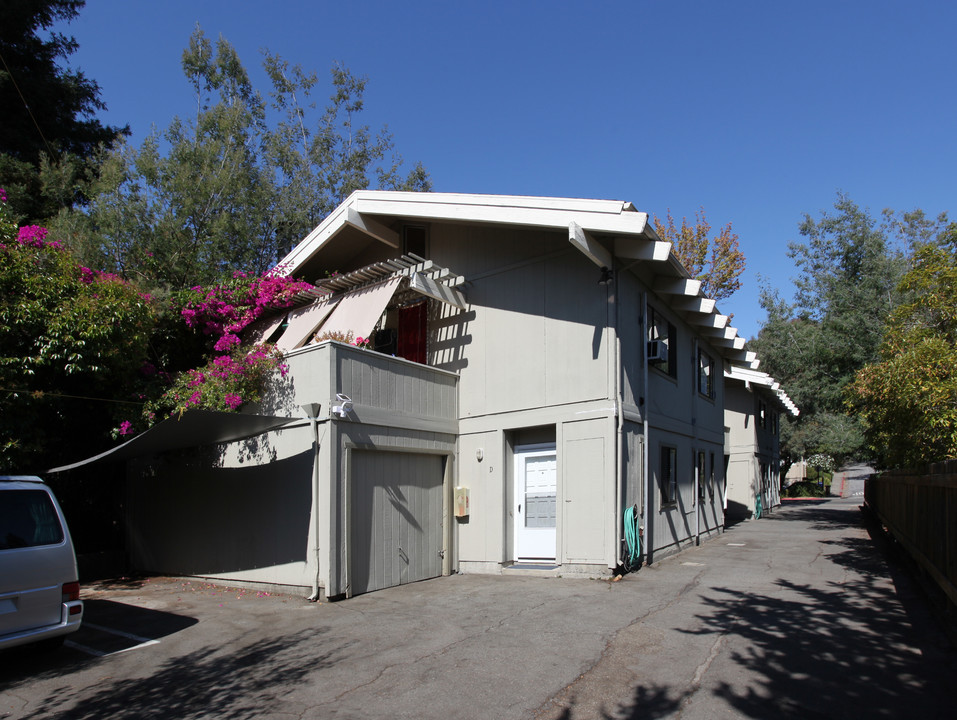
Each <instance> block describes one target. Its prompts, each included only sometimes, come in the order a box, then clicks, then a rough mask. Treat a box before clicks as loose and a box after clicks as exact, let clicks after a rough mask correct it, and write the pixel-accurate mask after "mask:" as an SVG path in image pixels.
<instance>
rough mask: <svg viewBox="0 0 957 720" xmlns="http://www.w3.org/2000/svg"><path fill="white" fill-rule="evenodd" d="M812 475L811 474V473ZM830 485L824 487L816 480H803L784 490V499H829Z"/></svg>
mask: <svg viewBox="0 0 957 720" xmlns="http://www.w3.org/2000/svg"><path fill="white" fill-rule="evenodd" d="M809 474H810V473H809ZM829 489H830V483H828V484H827V485H825V486H824V487H822V486H821V485H819V484H818V483H817V481H816V480H802V481H801V482H796V483H791V484H790V485H788V486H787V487H786V488H784V493H783V495H784V497H789V498H797V497H827V495H828V490H829Z"/></svg>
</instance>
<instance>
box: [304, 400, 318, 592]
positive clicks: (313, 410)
mask: <svg viewBox="0 0 957 720" xmlns="http://www.w3.org/2000/svg"><path fill="white" fill-rule="evenodd" d="M320 408H321V406H320V405H319V403H311V404H307V405H302V409H303V410H305V411H306V414H307V415H308V416H309V424H310V425H311V426H312V441H313V456H312V515H313V518H312V528H313V529H312V546H313V550H314V552H315V556H316V577H315V579H314V580H313V583H312V595H310V596H309V598H308V599H309V601H310V602H317V601H318V600H319V571H320V568H321V567H322V566H321V564H320V561H319V410H320Z"/></svg>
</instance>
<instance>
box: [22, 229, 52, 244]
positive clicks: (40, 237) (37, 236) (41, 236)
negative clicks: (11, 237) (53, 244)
mask: <svg viewBox="0 0 957 720" xmlns="http://www.w3.org/2000/svg"><path fill="white" fill-rule="evenodd" d="M49 232H50V231H49V230H47V229H46V228H45V227H40V226H39V225H24V226H23V227H22V228H20V230H19V231H18V232H17V242H19V243H20V244H21V245H25V246H26V247H33V248H42V247H43V246H44V245H46V242H45V240H46V237H47V233H49Z"/></svg>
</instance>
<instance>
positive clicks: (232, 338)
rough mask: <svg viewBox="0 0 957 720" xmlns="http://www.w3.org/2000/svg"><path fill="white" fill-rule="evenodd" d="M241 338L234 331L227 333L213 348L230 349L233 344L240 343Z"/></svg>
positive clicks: (219, 349) (217, 349)
mask: <svg viewBox="0 0 957 720" xmlns="http://www.w3.org/2000/svg"><path fill="white" fill-rule="evenodd" d="M239 343H240V340H239V336H238V335H234V334H233V333H226V334H225V335H223V336H222V337H221V338H219V340H217V341H216V344H215V345H213V350H216V351H218V352H223V351H225V350H229V348H231V347H232V346H233V345H239Z"/></svg>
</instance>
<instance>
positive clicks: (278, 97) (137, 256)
mask: <svg viewBox="0 0 957 720" xmlns="http://www.w3.org/2000/svg"><path fill="white" fill-rule="evenodd" d="M182 65H183V71H184V74H185V76H186V79H187V81H188V84H189V86H190V88H191V90H192V93H193V96H194V98H195V103H196V104H195V107H196V110H195V114H194V115H193V116H192V117H190V118H187V119H183V118H179V117H176V118H174V120H173V121H172V122H171V124H170V125H169V127H168V128H166V130H165V131H163V132H158V131H154V132H153V133H152V134H151V135H150V136H149V137H148V138H146V140H145V141H144V142H143V143H142V144H141V145H140V146H139V147H132V146H131V145H129V144H125V145H123V146H122V147H120V148H117V149H114V150H111V151H108V152H106V153H105V155H104V157H103V162H102V170H101V172H100V174H99V176H98V178H97V180H96V182H95V183H94V187H93V188H92V191H91V195H92V196H93V202H92V203H91V205H90V207H89V208H88V209H87V210H85V211H84V212H73V213H69V214H65V215H64V216H63V217H61V218H60V219H59V221H58V223H57V225H56V229H57V231H58V232H59V234H60V235H61V236H64V237H68V238H69V239H70V242H72V243H73V245H74V247H75V248H76V250H77V252H78V253H79V254H80V255H81V257H83V258H85V259H86V261H87V262H88V263H90V264H93V265H96V266H97V267H102V268H104V269H109V270H112V271H114V272H117V273H119V274H121V275H123V276H124V277H128V278H136V279H137V280H138V282H140V283H141V284H145V285H146V286H149V287H152V288H156V289H159V290H161V291H172V290H176V289H181V288H186V287H191V286H193V285H198V284H203V283H209V282H213V281H215V280H218V279H220V278H223V277H228V276H230V275H231V274H232V273H234V272H236V271H243V272H250V273H253V274H260V273H262V272H264V271H266V270H267V269H269V268H270V267H272V266H273V265H274V264H275V263H276V262H277V260H279V259H280V258H281V257H283V256H284V255H285V254H286V253H287V252H288V251H289V250H290V249H291V247H292V246H293V245H294V244H295V243H296V242H298V241H299V240H300V239H301V238H302V237H304V236H305V234H306V233H307V232H308V231H309V230H311V229H312V228H313V227H315V225H317V224H318V223H319V221H320V220H321V219H322V218H323V217H324V216H325V215H326V214H327V213H328V212H329V211H331V210H332V209H333V208H334V207H335V206H336V205H337V204H338V203H339V202H340V201H341V200H343V199H344V198H345V197H346V196H347V195H348V194H349V193H351V192H352V191H353V190H356V189H359V188H367V187H382V188H397V189H408V190H427V189H429V188H430V180H429V177H428V174H427V173H426V172H425V171H424V169H423V168H422V167H421V166H420V165H416V166H415V167H414V168H413V169H412V170H411V171H410V172H408V173H406V174H403V172H402V164H403V163H402V160H401V158H400V157H399V156H398V155H397V154H396V153H395V148H394V143H393V139H392V136H391V134H390V133H389V132H388V130H387V128H385V127H383V128H382V129H380V130H378V131H377V132H373V131H372V130H371V129H370V128H369V127H368V126H367V125H363V124H361V122H360V117H361V113H362V111H363V102H364V101H363V94H364V92H365V87H366V80H365V79H362V78H357V77H356V76H354V75H353V74H352V73H350V72H349V71H348V70H347V69H345V68H342V67H339V66H335V67H333V69H332V77H331V79H332V88H333V92H332V95H331V97H330V99H329V102H328V104H327V105H326V107H325V108H324V109H322V110H321V111H320V110H319V109H318V107H317V105H316V103H315V102H314V101H313V95H314V94H315V93H316V91H317V88H318V85H319V83H318V78H317V76H316V74H315V73H313V72H306V71H304V70H303V69H302V67H301V66H298V65H292V66H291V65H290V64H289V63H287V62H286V61H284V60H283V59H282V58H280V57H279V56H278V55H275V54H272V53H269V52H268V51H266V52H264V57H263V67H264V69H265V71H266V75H267V77H268V78H269V81H270V85H271V87H270V89H269V91H268V92H267V93H265V94H264V93H263V92H261V91H260V90H259V89H257V88H256V87H255V86H254V85H253V83H252V81H251V79H250V76H249V74H248V73H247V71H246V69H245V67H244V66H243V64H242V62H241V60H240V58H239V55H238V54H237V52H236V50H235V49H234V48H233V46H232V45H231V44H230V43H229V42H228V41H227V40H225V39H224V38H222V37H220V38H219V39H218V40H217V41H216V42H215V43H213V42H212V41H210V40H209V38H207V37H206V35H205V34H204V33H203V31H202V29H201V28H199V27H197V28H196V30H195V31H194V32H193V34H192V36H191V38H190V41H189V45H188V47H187V48H186V50H185V51H184V52H183V62H182Z"/></svg>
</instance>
